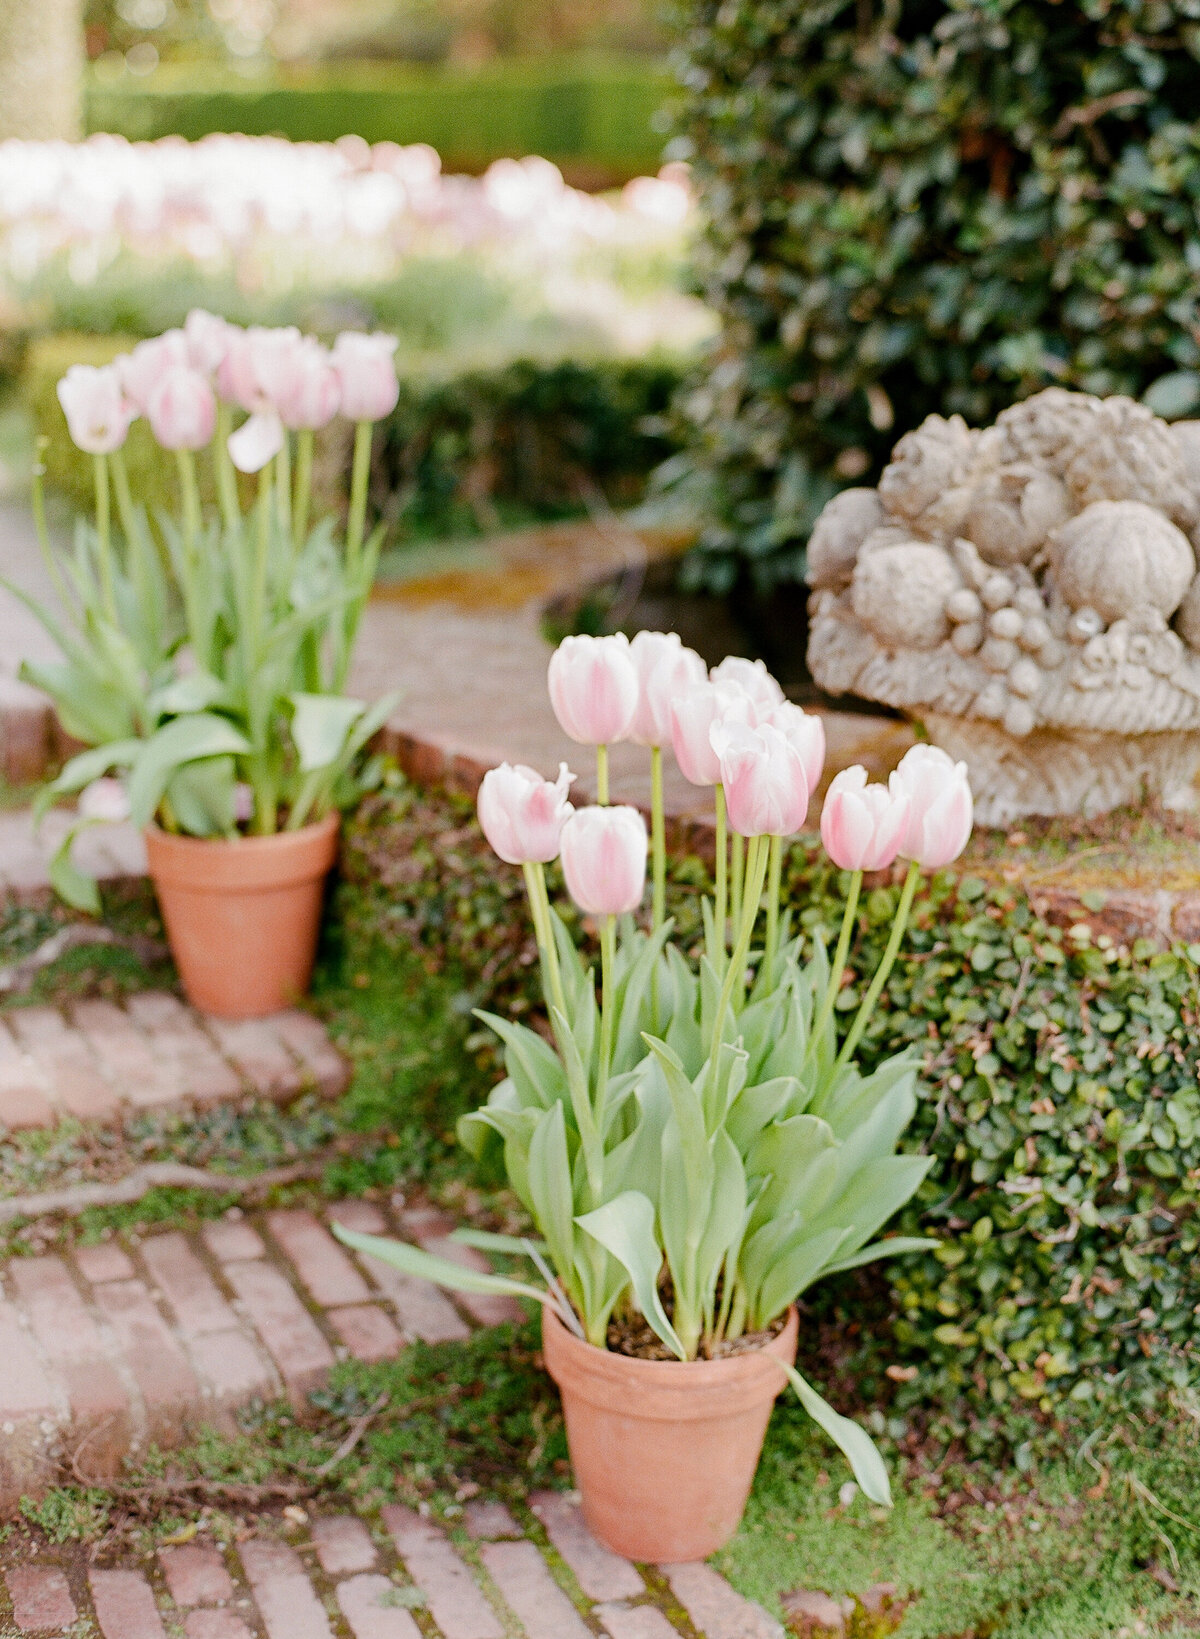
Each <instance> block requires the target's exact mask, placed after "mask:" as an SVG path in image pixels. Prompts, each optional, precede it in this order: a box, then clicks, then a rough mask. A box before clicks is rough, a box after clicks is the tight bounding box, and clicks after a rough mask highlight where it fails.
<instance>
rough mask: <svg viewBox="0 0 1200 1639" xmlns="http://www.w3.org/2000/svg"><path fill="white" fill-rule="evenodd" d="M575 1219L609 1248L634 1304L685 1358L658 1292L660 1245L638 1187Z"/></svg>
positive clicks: (650, 1212) (649, 1207)
mask: <svg viewBox="0 0 1200 1639" xmlns="http://www.w3.org/2000/svg"><path fill="white" fill-rule="evenodd" d="M575 1222H576V1223H577V1224H578V1225H579V1227H580V1229H583V1230H586V1231H587V1233H588V1234H589V1235H590V1236H591V1237H592V1239H593V1240H596V1241H599V1243H600V1245H601V1246H602V1247H603V1248H604V1250H605V1251H606V1252H610V1253H611V1254H612V1256H613V1257H614V1258H615V1259H616V1260H617V1262H618V1263H619V1264H620V1265H621V1267H622V1268H623V1269H624V1270H625V1272H626V1274H627V1275H628V1276H629V1279H630V1283H631V1284H632V1286H633V1295H634V1297H635V1298H636V1299H637V1303H638V1308H639V1309H640V1310H641V1311H642V1313H643V1315H645V1317H646V1320H647V1322H648V1323H649V1325H650V1326H651V1328H652V1329H653V1331H654V1334H655V1336H656V1337H660V1338H661V1339H662V1341H663V1342H664V1343H665V1344H666V1345H667V1348H668V1349H670V1350H672V1352H673V1353H675V1354H677V1355H678V1356H679V1358H680V1360H686V1358H687V1351H686V1350H685V1349H684V1347H683V1344H682V1343H681V1342H680V1341H679V1339H678V1337H677V1336H676V1335H675V1328H674V1327H673V1326H672V1325H671V1322H670V1321H669V1320H668V1319H667V1313H666V1310H665V1309H664V1308H663V1306H662V1302H661V1300H660V1299H659V1295H658V1276H659V1271H660V1270H661V1268H662V1261H663V1259H662V1248H661V1247H660V1246H659V1244H658V1241H657V1239H656V1237H655V1234H654V1208H653V1206H652V1205H651V1203H650V1201H649V1200H648V1199H647V1197H646V1196H645V1195H643V1194H642V1193H641V1191H640V1190H636V1189H629V1190H626V1191H625V1193H624V1194H623V1195H618V1196H617V1197H616V1199H615V1200H612V1201H608V1202H606V1203H605V1205H604V1206H601V1207H597V1208H596V1210H595V1211H594V1212H585V1213H584V1214H583V1215H582V1216H581V1217H578V1218H576V1220H575Z"/></svg>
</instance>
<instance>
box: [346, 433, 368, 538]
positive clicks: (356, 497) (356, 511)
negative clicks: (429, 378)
mask: <svg viewBox="0 0 1200 1639" xmlns="http://www.w3.org/2000/svg"><path fill="white" fill-rule="evenodd" d="M371 428H372V423H371V422H370V421H359V422H356V423H355V427H354V467H353V470H352V472H351V476H350V515H349V517H348V518H347V520H346V562H347V564H348V565H349V566H350V568H351V569H357V568H358V560H359V556H360V554H361V552H362V544H363V531H364V529H365V527H366V521H367V482H368V480H369V478H370V476H371Z"/></svg>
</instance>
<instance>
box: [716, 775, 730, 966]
mask: <svg viewBox="0 0 1200 1639" xmlns="http://www.w3.org/2000/svg"><path fill="white" fill-rule="evenodd" d="M714 795H715V797H716V802H717V879H716V884H715V888H716V903H715V905H714V907H713V922H714V924H715V928H716V935H717V951H718V953H719V955H718V960H717V970H718V972H719V971H720V970H721V968H723V967H724V965H725V918H726V916H727V914H728V910H729V889H728V886H727V878H726V871H727V869H728V864H729V826H728V822H727V820H726V818H725V787H724V786H723V785H718V786H717V787H716V790H715V792H714Z"/></svg>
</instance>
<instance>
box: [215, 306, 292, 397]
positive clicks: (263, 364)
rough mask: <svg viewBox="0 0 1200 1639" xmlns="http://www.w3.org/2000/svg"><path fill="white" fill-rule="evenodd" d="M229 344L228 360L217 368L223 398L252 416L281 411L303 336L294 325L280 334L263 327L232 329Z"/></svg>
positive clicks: (277, 331)
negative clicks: (265, 411)
mask: <svg viewBox="0 0 1200 1639" xmlns="http://www.w3.org/2000/svg"><path fill="white" fill-rule="evenodd" d="M228 341H229V345H228V348H227V350H226V353H225V357H224V358H223V359H222V360H221V363H220V364H219V366H218V367H217V391H218V392H219V393H220V395H221V397H222V398H223V399H224V400H225V401H226V403H229V404H237V405H240V406H241V408H242V409H243V410H246V411H248V412H249V413H250V414H251V415H253V414H255V412H257V411H259V410H268V409H270V410H276V411H278V409H279V407H280V404H281V402H282V401H283V399H284V398H285V397H286V396H287V394H288V392H289V391H290V390H292V386H293V382H294V378H295V374H296V371H297V368H298V366H297V355H298V353H299V351H300V350H301V349H302V347H303V345H304V338H303V336H301V334H300V332H299V331H298V330H297V329H296V327H295V326H294V325H289V326H287V327H286V328H285V329H279V330H268V329H265V328H263V327H262V326H261V325H254V326H252V327H251V328H250V329H249V330H237V329H235V328H234V327H233V326H232V325H231V326H230V327H229V337H228Z"/></svg>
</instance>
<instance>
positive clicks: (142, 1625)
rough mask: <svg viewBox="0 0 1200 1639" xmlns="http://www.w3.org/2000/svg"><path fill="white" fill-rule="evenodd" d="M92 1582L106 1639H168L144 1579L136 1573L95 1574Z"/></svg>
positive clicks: (97, 1613)
mask: <svg viewBox="0 0 1200 1639" xmlns="http://www.w3.org/2000/svg"><path fill="white" fill-rule="evenodd" d="M89 1580H90V1581H91V1584H92V1601H93V1603H94V1604H95V1607H96V1621H97V1622H98V1623H99V1624H100V1632H101V1633H102V1634H103V1635H104V1639H167V1636H166V1631H165V1629H164V1628H163V1625H162V1619H161V1617H160V1616H159V1614H158V1610H157V1608H156V1607H155V1604H154V1595H153V1593H152V1592H151V1591H150V1584H149V1583H148V1582H147V1581H146V1579H145V1577H144V1576H140V1575H139V1574H138V1572H137V1571H92V1572H91V1573H90V1578H89Z"/></svg>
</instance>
